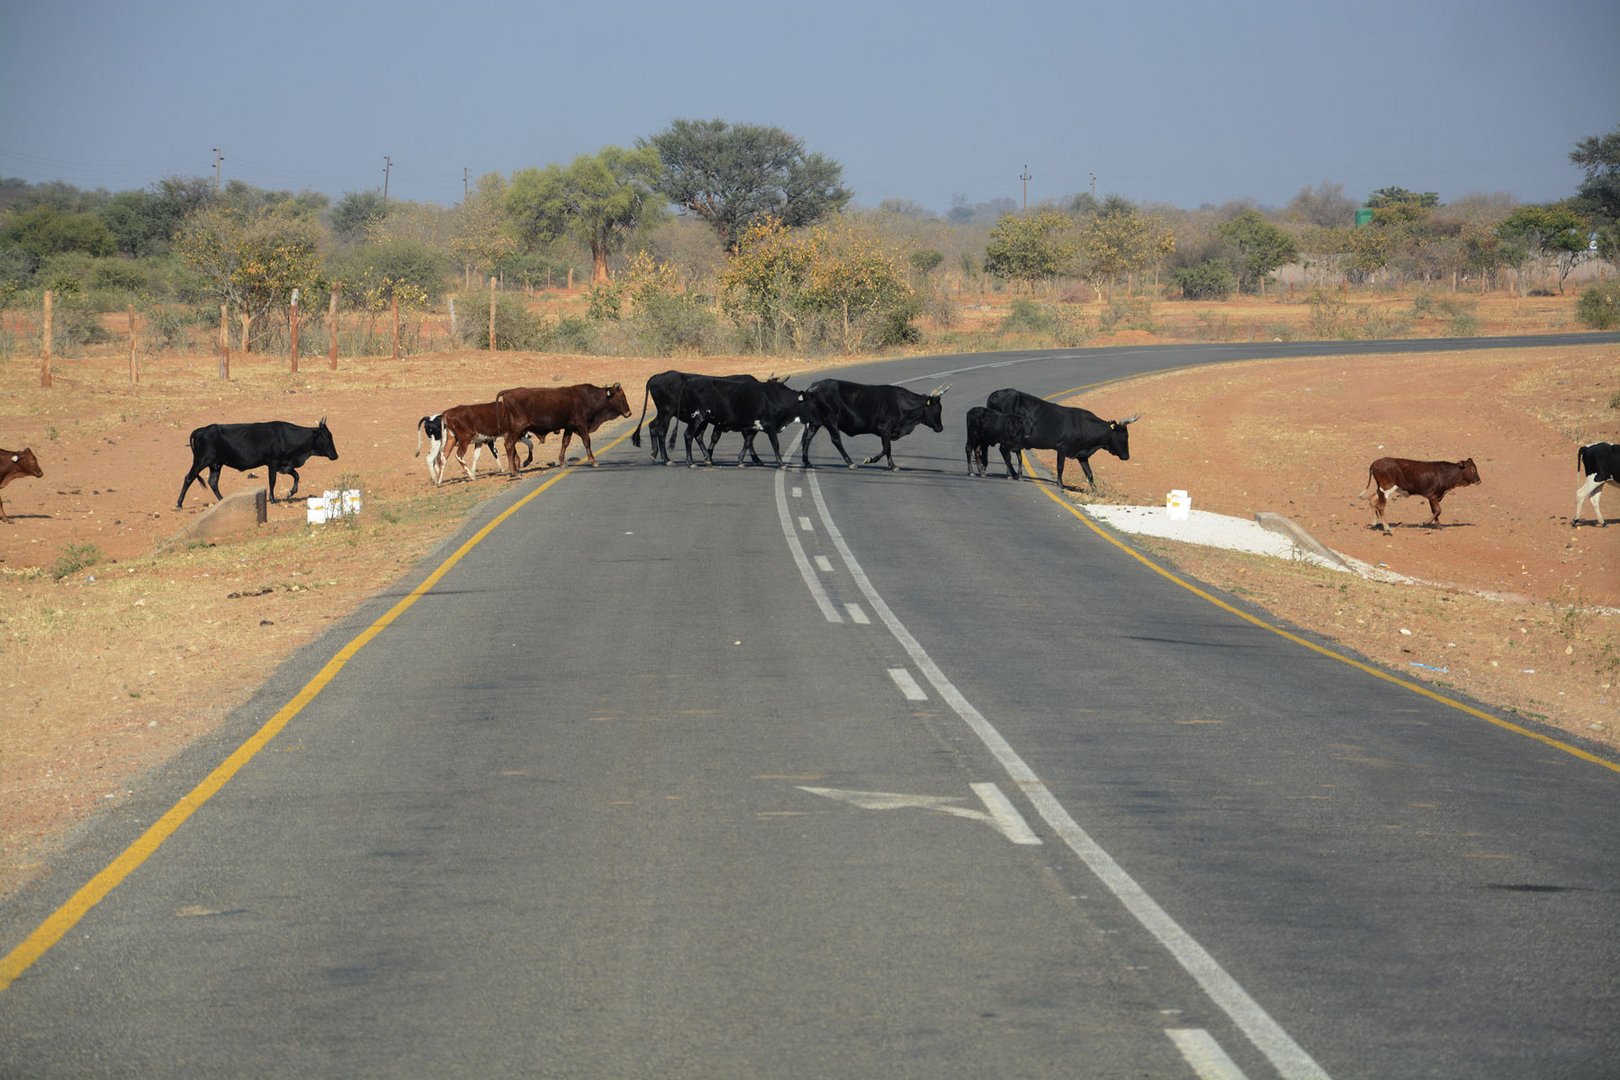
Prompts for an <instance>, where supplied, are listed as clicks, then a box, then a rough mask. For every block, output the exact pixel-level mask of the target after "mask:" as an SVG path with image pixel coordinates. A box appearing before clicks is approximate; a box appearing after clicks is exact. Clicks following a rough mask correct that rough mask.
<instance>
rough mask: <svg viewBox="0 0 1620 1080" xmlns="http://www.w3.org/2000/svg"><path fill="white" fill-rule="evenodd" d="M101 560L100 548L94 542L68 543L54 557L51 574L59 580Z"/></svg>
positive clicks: (86, 568)
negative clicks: (54, 563)
mask: <svg viewBox="0 0 1620 1080" xmlns="http://www.w3.org/2000/svg"><path fill="white" fill-rule="evenodd" d="M100 561H101V549H100V548H98V547H96V545H94V544H69V545H68V546H67V547H65V548H63V549H62V554H60V555H58V556H57V557H56V565H55V566H53V567H52V568H51V576H52V577H54V578H55V579H56V580H57V581H61V580H62V579H63V578H65V577H67V576H68V575H69V574H74V573H77V572H78V571H80V570H88V569H89V568H90V567H92V566H94V565H96V564H97V563H98V562H100Z"/></svg>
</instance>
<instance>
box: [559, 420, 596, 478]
mask: <svg viewBox="0 0 1620 1080" xmlns="http://www.w3.org/2000/svg"><path fill="white" fill-rule="evenodd" d="M579 443H580V445H581V446H583V447H584V448H585V464H587V465H589V466H590V467H591V468H593V469H594V468H596V451H594V450H592V449H591V433H590V432H588V431H582V432H580V433H579ZM567 445H568V429H567V428H563V446H564V448H565V449H566V447H567Z"/></svg>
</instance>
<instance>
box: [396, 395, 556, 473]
mask: <svg viewBox="0 0 1620 1080" xmlns="http://www.w3.org/2000/svg"><path fill="white" fill-rule="evenodd" d="M416 430H417V435H416V452H417V453H418V454H420V453H421V452H422V436H423V435H424V434H425V435H427V437H428V462H427V467H428V478H429V479H431V480H432V481H433V482H434V483H435V484H443V483H444V466H445V460H444V459H445V458H446V457H447V456H448V455H449V454H451V453H454V454H455V457H456V464H457V465H460V466H461V471H462V472H464V473H466V474H467V479H469V480H476V479H477V478H478V455H479V454H480V453H482V452H483V449H484V447H486V446H487V447H489V452H490V453H491V454H495V456H496V460H497V461H498V460H499V459H500V455H499V453H498V452H497V451H496V450H495V440H496V439H497V438H499V437H500V434H501V432H500V429H499V428H498V427H497V426H496V420H495V403H494V402H493V401H489V402H484V403H483V404H480V405H452V406H451V407H450V408H448V409H446V410H444V412H442V413H439V414H438V415H437V416H424V417H422V419H420V420H418V421H417V422H416ZM521 438H522V439H523V447H524V450H525V451H526V452H527V457H526V458H525V460H524V462H523V465H524V467H525V468H527V467H528V465H529V463H530V462H531V461H533V460H534V443H533V442H531V441H530V440H529V438H528V436H521ZM540 441H541V442H544V441H545V439H544V438H542V439H541V440H540ZM452 443H454V445H453V446H452V445H451V444H452ZM468 447H471V448H472V452H473V456H472V465H471V467H468V465H467V448H468Z"/></svg>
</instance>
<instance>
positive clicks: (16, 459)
mask: <svg viewBox="0 0 1620 1080" xmlns="http://www.w3.org/2000/svg"><path fill="white" fill-rule="evenodd" d="M11 460H12V462H13V464H15V463H16V462H19V461H21V460H22V455H21V454H12V455H11Z"/></svg>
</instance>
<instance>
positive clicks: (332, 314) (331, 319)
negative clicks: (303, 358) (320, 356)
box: [326, 281, 343, 371]
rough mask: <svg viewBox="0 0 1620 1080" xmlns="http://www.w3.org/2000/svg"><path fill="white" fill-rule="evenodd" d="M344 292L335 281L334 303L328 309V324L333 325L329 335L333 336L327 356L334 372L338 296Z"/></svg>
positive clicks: (333, 290)
mask: <svg viewBox="0 0 1620 1080" xmlns="http://www.w3.org/2000/svg"><path fill="white" fill-rule="evenodd" d="M342 291H343V286H342V285H341V284H339V283H338V282H335V281H334V282H333V283H332V301H331V303H329V304H328V305H327V307H326V321H327V322H328V323H331V327H330V328H329V330H328V333H329V334H330V335H331V342H330V343H329V344H328V345H327V347H326V356H327V359H329V360H330V361H331V362H332V370H333V371H336V370H337V347H338V325H337V309H338V294H339V293H341V292H342Z"/></svg>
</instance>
